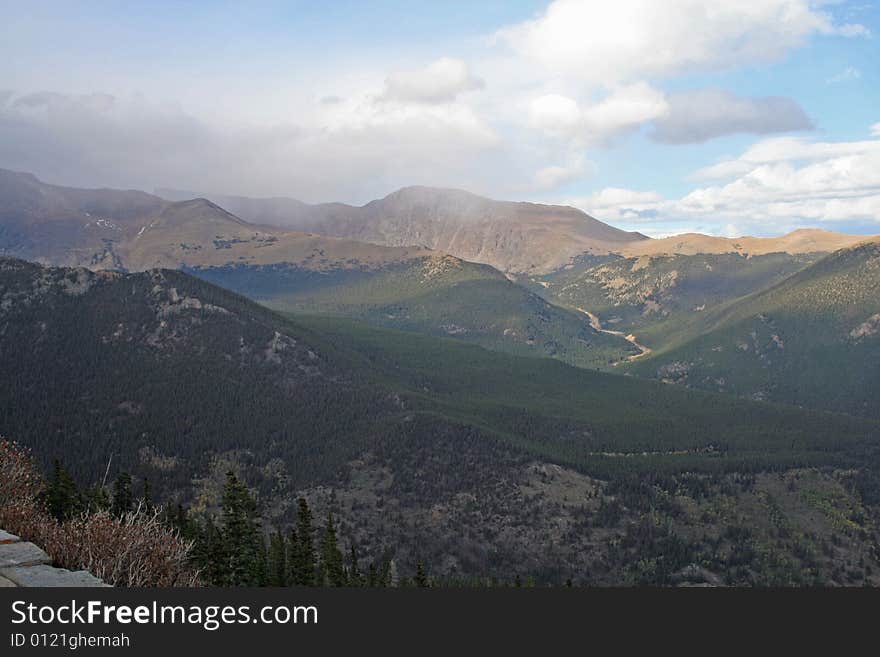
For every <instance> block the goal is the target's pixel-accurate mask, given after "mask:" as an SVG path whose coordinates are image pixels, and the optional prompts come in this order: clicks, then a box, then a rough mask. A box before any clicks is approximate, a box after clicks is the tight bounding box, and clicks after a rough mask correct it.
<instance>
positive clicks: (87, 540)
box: [45, 508, 198, 586]
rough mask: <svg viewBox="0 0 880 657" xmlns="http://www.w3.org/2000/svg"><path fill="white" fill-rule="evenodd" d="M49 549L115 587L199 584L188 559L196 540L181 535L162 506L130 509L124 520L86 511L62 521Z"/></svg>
mask: <svg viewBox="0 0 880 657" xmlns="http://www.w3.org/2000/svg"><path fill="white" fill-rule="evenodd" d="M59 528H60V530H61V531H60V535H58V536H57V537H53V538H54V541H53V543H52V545H51V546H50V547H51V549H50V547H45V549H46V551H47V552H49V553H50V554H52V556H53V558H55V559H57V560H58V561H59V562H61V563H76V564H78V565H79V566H80V567H81V568H85V569H86V570H88V571H89V572H91V573H92V574H93V575H95V576H96V577H100V578H101V579H102V580H104V581H105V582H106V583H107V584H112V585H114V586H196V585H198V573H197V572H196V571H195V570H193V569H192V568H191V567H190V566H189V564H188V560H189V552H190V550H191V548H192V543H190V542H188V541H183V540H181V538H180V536H179V535H178V534H177V532H176V531H174V530H172V529H169V528H168V527H167V526H166V525H165V524H164V523H163V522H162V520H161V517H160V513H159V511H158V510H155V511H152V512H149V511H144V510H143V509H140V508H139V509H138V510H136V511H132V512H131V513H128V514H126V515H125V517H123V518H121V519H117V518H114V517H113V516H111V515H110V514H109V513H107V512H106V511H101V512H99V513H92V514H88V515H87V514H83V515H82V516H79V517H78V518H73V519H72V520H69V521H67V522H65V523H62V524H61V525H59Z"/></svg>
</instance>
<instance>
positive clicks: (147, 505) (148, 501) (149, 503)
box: [141, 477, 154, 513]
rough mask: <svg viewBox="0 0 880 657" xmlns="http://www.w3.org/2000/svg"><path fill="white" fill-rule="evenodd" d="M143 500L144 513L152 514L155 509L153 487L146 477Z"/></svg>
mask: <svg viewBox="0 0 880 657" xmlns="http://www.w3.org/2000/svg"><path fill="white" fill-rule="evenodd" d="M141 500H142V502H143V505H144V511H146V512H147V513H150V512H151V511H152V510H153V508H154V504H153V487H152V486H151V485H150V480H149V479H147V478H146V477H144V494H143V496H142V497H141Z"/></svg>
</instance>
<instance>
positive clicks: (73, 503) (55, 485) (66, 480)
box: [45, 459, 82, 522]
mask: <svg viewBox="0 0 880 657" xmlns="http://www.w3.org/2000/svg"><path fill="white" fill-rule="evenodd" d="M45 497H46V506H47V507H48V509H49V513H51V514H52V517H53V518H55V519H56V520H58V521H59V522H61V521H64V520H68V519H69V518H71V517H73V516H74V515H75V514H77V513H79V511H80V510H81V506H82V505H81V500H80V496H79V491H77V489H76V484H75V483H74V482H73V478H72V477H71V476H70V474H69V473H68V472H67V470H66V469H65V468H64V466H62V465H61V461H59V460H58V459H55V462H54V463H53V465H52V478H51V480H50V481H49V484H48V486H47V487H46V493H45Z"/></svg>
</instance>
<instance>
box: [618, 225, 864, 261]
mask: <svg viewBox="0 0 880 657" xmlns="http://www.w3.org/2000/svg"><path fill="white" fill-rule="evenodd" d="M869 239H871V237H870V236H867V235H846V234H843V233H833V232H831V231H827V230H819V229H816V228H801V229H799V230H795V231H792V232H791V233H787V234H786V235H780V236H779V237H716V236H714V235H701V234H700V233H684V234H682V235H673V236H672V237H666V238H663V239H657V240H649V241H648V240H645V241H641V242H637V243H634V244H627V245H625V246H623V247H621V248H620V249H619V250H618V251H617V253H620V254H621V255H625V256H640V255H675V254H680V255H697V254H703V253H739V254H742V255H750V256H754V255H766V254H768V253H791V254H798V253H830V252H831V251H836V250H837V249H843V248H845V247H848V246H855V245H856V244H859V243H860V242H864V241H866V240H869Z"/></svg>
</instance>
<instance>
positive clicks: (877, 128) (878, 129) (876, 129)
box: [871, 123, 880, 137]
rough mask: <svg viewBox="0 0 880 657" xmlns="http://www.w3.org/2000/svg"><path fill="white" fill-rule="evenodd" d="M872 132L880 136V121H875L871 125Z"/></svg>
mask: <svg viewBox="0 0 880 657" xmlns="http://www.w3.org/2000/svg"><path fill="white" fill-rule="evenodd" d="M871 134H872V135H873V136H875V137H880V123H875V124H874V125H872V126H871Z"/></svg>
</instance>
